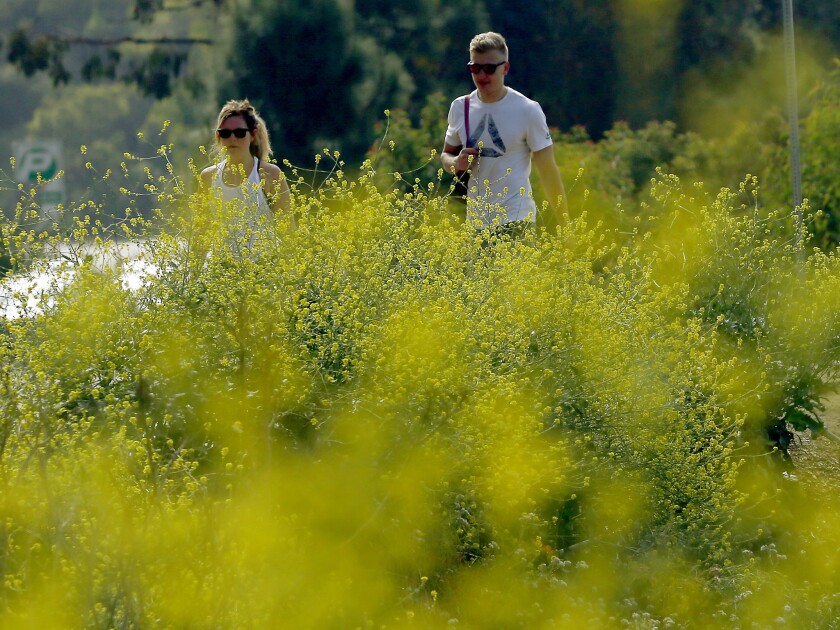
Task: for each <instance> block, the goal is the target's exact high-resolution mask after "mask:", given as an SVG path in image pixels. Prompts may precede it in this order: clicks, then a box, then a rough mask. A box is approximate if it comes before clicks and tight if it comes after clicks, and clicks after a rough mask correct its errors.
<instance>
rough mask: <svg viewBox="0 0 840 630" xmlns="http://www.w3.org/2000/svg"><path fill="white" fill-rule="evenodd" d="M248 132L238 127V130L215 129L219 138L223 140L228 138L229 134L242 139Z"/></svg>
mask: <svg viewBox="0 0 840 630" xmlns="http://www.w3.org/2000/svg"><path fill="white" fill-rule="evenodd" d="M249 131H251V130H250V129H245V128H244V127H239V128H238V129H216V133H217V134H219V137H220V138H224V139H225V140H227V139H228V138H230V134H233V135H234V136H236V137H237V138H244V137H245V136H246V135H248V132H249Z"/></svg>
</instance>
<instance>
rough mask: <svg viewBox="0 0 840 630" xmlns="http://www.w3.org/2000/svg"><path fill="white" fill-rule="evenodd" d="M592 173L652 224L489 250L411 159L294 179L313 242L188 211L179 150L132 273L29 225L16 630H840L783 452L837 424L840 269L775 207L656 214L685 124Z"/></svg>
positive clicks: (98, 236)
mask: <svg viewBox="0 0 840 630" xmlns="http://www.w3.org/2000/svg"><path fill="white" fill-rule="evenodd" d="M434 120H437V119H436V118H435V119H434ZM392 124H393V125H394V126H395V127H398V128H399V129H401V130H402V129H405V130H406V132H407V135H408V137H409V139H410V140H412V138H413V137H414V136H413V135H412V133H416V134H417V135H418V137H419V136H420V135H422V134H423V133H425V131H424V130H423V127H422V126H421V128H420V129H419V130H415V131H414V132H409V130H410V127H409V126H408V124H407V123H406V122H403V121H401V120H400V119H398V118H397V117H396V116H395V117H394V118H393V119H392ZM392 129H393V127H392ZM569 140H570V141H569V142H568V143H567V144H564V145H561V147H560V148H561V149H562V148H563V147H564V146H565V147H566V148H568V149H569V150H570V152H571V151H572V150H573V151H574V152H575V156H576V158H575V159H577V158H580V159H585V160H590V159H591V160H603V161H606V160H607V159H610V160H613V161H614V162H615V163H616V165H617V166H616V169H614V170H615V171H616V172H618V175H616V174H615V173H614V174H613V175H612V177H613V180H612V181H613V183H612V184H610V186H613V188H610V190H621V191H627V194H628V197H632V196H634V195H636V194H637V193H638V194H639V195H641V197H642V198H643V199H644V202H643V203H642V202H639V203H638V207H636V205H635V204H636V203H637V202H635V201H633V200H631V199H629V198H628V199H626V200H624V201H623V202H622V203H626V204H627V205H628V206H629V207H628V210H627V212H626V214H627V216H623V214H622V215H621V216H620V217H619V220H618V222H619V223H620V225H617V226H615V227H610V226H607V227H604V226H599V225H597V224H592V225H589V224H587V218H586V216H588V214H589V213H588V211H587V212H584V213H582V214H584V215H585V216H582V217H576V218H575V219H573V220H572V221H570V222H569V224H568V225H564V226H560V227H559V228H558V229H557V230H556V232H554V233H549V232H547V231H544V230H538V231H535V232H533V233H527V234H525V235H524V236H522V237H520V238H516V239H511V238H510V237H509V236H498V235H492V234H490V233H477V232H475V231H474V228H473V227H472V226H470V225H468V224H465V223H463V222H462V221H460V220H456V219H453V218H452V216H451V214H450V212H449V209H448V207H447V201H448V200H447V199H446V197H445V196H443V197H441V196H439V195H437V194H436V193H437V190H438V186H439V184H438V183H436V182H434V181H432V182H429V183H428V184H424V185H420V184H418V185H413V186H412V185H409V186H407V187H406V189H405V190H393V189H392V187H391V186H390V185H389V186H382V185H381V184H380V183H379V181H380V180H379V177H380V175H381V174H382V173H383V172H384V171H385V165H388V166H387V168H391V167H390V164H397V163H398V160H402V159H403V158H402V157H401V154H400V152H399V149H400V147H399V146H395V147H393V149H390V148H389V149H386V148H384V147H383V148H382V149H381V151H380V154H379V155H378V156H377V160H381V163H379V164H377V165H374V163H373V162H370V161H369V162H366V163H365V164H364V165H363V168H362V169H361V171H360V173H359V174H358V175H356V176H353V177H351V176H349V175H347V173H346V171H345V164H344V162H343V161H342V158H341V156H340V155H338V154H336V153H335V152H332V151H327V152H324V153H322V154H320V155H319V156H318V157H317V159H316V164H317V165H318V169H319V173H315V174H311V173H308V172H305V171H303V170H298V169H295V168H294V167H287V169H288V170H287V176H288V178H289V182H290V184H291V186H292V191H293V207H294V209H295V212H296V214H297V228H296V229H291V226H290V225H289V220H288V217H277V218H276V221H274V222H270V223H260V222H259V221H257V220H256V219H255V218H254V217H253V216H251V215H250V212H251V209H250V208H249V206H248V205H247V204H245V205H241V204H236V203H233V204H223V203H221V202H219V201H218V200H215V199H213V198H211V197H209V196H207V195H204V194H200V193H197V194H194V195H191V196H187V195H185V194H184V193H183V186H180V184H179V183H178V179H177V178H176V177H174V174H173V172H172V166H171V162H170V160H171V155H170V154H171V151H172V148H171V147H170V146H168V145H163V146H162V147H161V149H160V151H159V152H158V153H157V159H158V160H159V161H160V162H162V163H163V164H165V165H167V166H166V167H163V168H161V167H157V168H156V170H158V171H166V175H160V176H157V175H154V174H153V173H152V169H150V170H149V180H148V181H147V185H146V192H147V193H149V194H151V195H153V196H154V198H155V199H156V203H157V206H158V212H157V215H156V216H155V219H154V221H153V222H151V223H150V222H148V221H144V220H141V219H140V218H139V217H138V216H137V215H136V214H134V215H132V214H129V215H127V216H126V218H125V220H124V221H122V222H121V223H120V227H121V229H122V235H123V238H127V239H128V241H125V240H120V241H116V240H110V239H107V238H103V236H104V235H105V234H106V232H105V231H103V229H102V227H101V226H99V225H97V224H96V222H95V215H94V220H93V221H92V222H91V223H87V222H86V219H85V218H84V217H81V216H77V217H75V218H74V217H67V220H68V221H71V223H72V224H73V225H74V229H73V230H72V231H70V232H68V233H66V234H62V233H52V234H46V233H44V234H43V235H42V234H39V233H38V232H36V231H34V230H32V229H31V227H30V226H29V225H28V224H27V223H26V222H25V221H22V220H18V221H12V222H8V221H7V222H6V223H4V226H3V228H4V232H3V236H4V241H5V243H6V246H7V247H8V248H9V249H10V251H12V252H13V254H14V257H15V260H16V262H17V264H18V265H19V267H20V268H19V270H18V272H17V274H16V275H12V276H11V277H9V278H7V279H6V280H5V281H4V284H3V285H2V289H3V290H4V291H6V293H5V295H6V296H7V297H8V301H9V302H8V303H10V304H12V305H16V306H17V307H18V316H16V317H8V318H7V319H6V320H5V323H4V325H3V326H2V328H1V329H0V340H2V343H0V405H2V425H1V426H2V430H0V483H2V485H3V488H2V489H3V492H2V493H1V494H0V496H2V500H0V513H1V514H2V517H3V518H2V519H0V557H2V559H3V567H4V569H3V575H4V581H3V583H2V584H0V602H2V604H0V619H2V623H4V624H8V625H24V626H30V627H31V626H38V627H67V626H72V625H85V626H91V627H147V626H155V627H157V626H162V627H167V626H193V627H194V626H205V625H207V626H211V625H212V626H224V627H228V626H229V627H265V626H267V625H271V623H272V622H273V621H274V620H276V619H279V618H282V619H284V620H286V623H288V624H289V625H290V626H295V627H298V626H309V627H324V626H330V625H334V626H341V627H345V626H351V627H355V626H359V625H365V624H368V625H377V626H387V627H406V626H412V625H416V626H418V627H434V626H438V625H444V624H447V623H448V622H449V620H451V619H458V623H459V624H464V625H467V626H470V627H488V626H491V625H494V624H496V625H504V626H505V627H535V626H538V625H546V626H560V625H569V626H575V627H592V626H594V625H604V626H610V625H614V624H617V623H624V622H626V624H637V625H643V626H644V627H656V626H658V625H668V624H670V625H676V626H683V627H691V626H695V625H697V624H703V625H709V626H719V625H727V624H731V625H746V624H748V623H750V622H755V623H758V624H759V625H761V624H764V625H766V624H768V623H770V622H772V621H773V620H774V619H776V618H778V617H784V618H785V619H786V620H790V621H791V623H797V624H798V625H802V626H821V625H825V624H827V623H830V622H831V620H832V619H833V618H834V617H833V616H834V615H835V614H836V611H837V598H836V592H837V591H838V589H840V584H838V582H837V575H839V574H840V572H838V571H836V568H837V566H838V561H840V557H839V556H838V555H837V549H838V548H840V546H839V545H838V539H837V534H836V532H835V529H834V528H833V527H831V525H833V523H834V522H835V521H836V515H837V513H838V509H840V506H838V505H837V504H836V502H832V501H825V502H821V503H820V502H817V501H815V500H813V499H812V498H809V497H808V493H807V492H806V491H805V490H806V489H805V488H803V491H802V492H800V491H799V490H798V488H797V487H794V486H793V485H792V482H790V481H786V478H785V477H783V476H781V475H780V473H779V471H778V470H777V469H776V468H775V467H774V465H773V462H774V461H776V460H775V459H774V456H773V454H772V450H773V445H772V444H769V443H768V440H767V438H766V432H767V430H768V429H771V428H773V427H778V426H780V425H779V423H780V422H781V423H782V426H783V427H784V429H785V430H787V431H793V430H797V431H798V430H802V429H804V428H806V427H807V428H810V429H812V430H813V429H815V428H819V426H820V421H819V418H818V417H817V415H816V413H817V412H818V411H819V409H820V404H821V398H822V396H823V395H824V389H823V384H826V383H830V382H833V380H834V378H835V377H836V374H835V372H834V370H835V366H836V363H837V348H838V347H840V344H839V343H838V340H840V316H838V315H837V314H838V313H840V305H839V304H836V303H835V302H836V301H837V299H840V298H837V297H834V296H840V287H838V286H837V284H838V282H840V281H838V278H840V274H839V273H838V271H840V268H838V266H839V265H840V261H838V259H837V257H836V256H834V255H832V254H824V253H820V252H819V251H814V252H811V253H810V254H809V255H808V256H807V259H804V260H803V258H804V249H803V247H802V246H801V245H797V244H796V241H794V240H791V239H790V238H789V237H790V232H789V227H788V226H787V225H786V223H787V222H788V221H789V216H782V215H774V214H765V213H762V212H759V207H758V202H757V198H758V194H757V185H756V182H755V181H754V180H753V179H749V180H747V181H745V182H744V183H743V185H742V187H741V188H740V189H739V190H738V192H737V193H732V192H730V191H729V190H723V191H721V193H720V194H718V195H714V196H713V195H709V194H707V193H706V192H704V190H703V189H702V187H700V186H697V187H687V186H685V185H684V183H683V182H681V181H680V180H679V179H678V178H676V177H675V176H671V175H664V174H659V175H658V176H657V177H656V179H655V181H653V182H652V183H651V185H650V189H649V190H644V191H641V190H640V188H641V182H642V181H643V178H642V177H641V176H639V177H638V181H637V178H636V177H634V175H633V171H632V169H631V168H630V167H629V166H628V165H627V163H626V162H627V161H628V160H629V159H631V158H630V157H629V156H635V157H634V158H632V159H635V160H637V163H638V164H639V165H644V164H645V163H646V162H645V160H649V161H651V160H652V159H655V158H651V157H650V156H652V155H653V156H659V155H663V154H662V153H660V152H659V151H660V150H662V147H666V148H667V147H668V146H670V143H671V142H673V140H674V133H673V129H672V128H670V127H668V126H663V127H651V128H648V129H646V130H644V131H643V132H640V133H639V134H638V135H634V134H633V133H632V132H630V131H629V130H628V129H626V128H618V129H616V130H615V132H614V133H612V134H611V135H610V136H609V140H608V141H607V143H606V144H605V147H604V148H603V149H601V148H599V147H597V146H596V145H594V144H593V143H590V142H587V141H583V140H582V138H580V137H576V138H573V139H569ZM571 140H574V142H572V141H571ZM421 144H422V143H421V142H418V143H417V146H416V147H415V146H410V147H409V151H408V152H409V153H414V152H416V151H417V150H419V149H418V147H419V146H420V145H421ZM560 152H561V153H562V151H560ZM412 159H413V158H412ZM569 159H573V158H571V157H570V158H569ZM389 160H392V161H393V162H389ZM640 168H641V166H640ZM600 171H601V169H598V170H597V171H596V174H599V176H600V174H601V173H600ZM603 177H605V180H604V181H607V182H609V181H610V180H608V179H606V177H607V176H606V175H603ZM321 181H322V182H323V183H322V184H318V182H321ZM404 181H407V178H405V179H404ZM421 181H422V180H421ZM313 182H314V184H313ZM175 185H179V187H178V188H173V186H175ZM585 198H586V195H583V194H581V199H585ZM604 199H605V200H606V199H607V196H606V194H604ZM31 203H32V204H34V207H35V208H37V195H36V196H35V197H34V198H33V199H32V200H31ZM27 208H28V207H27ZM27 208H23V207H22V208H21V212H23V213H24V214H25V212H26V211H28V209H27ZM625 227H631V228H632V229H631V230H630V231H626V230H624V228H625ZM619 228H620V229H619ZM799 242H801V241H799ZM129 246H130V248H131V251H132V252H133V253H131V255H129V254H128V253H127V252H128V250H129ZM51 252H62V253H64V254H65V258H66V259H67V260H68V263H67V264H66V265H65V266H64V267H63V269H64V271H65V272H66V273H67V274H68V275H67V276H66V278H67V279H66V280H65V281H57V282H55V283H54V284H53V285H51V286H47V288H46V289H45V290H44V291H43V295H42V296H41V297H40V298H39V299H36V298H38V296H36V295H35V294H34V291H27V290H26V289H25V288H20V287H22V286H26V285H25V282H24V283H23V284H21V282H23V281H24V279H25V276H24V275H23V274H25V273H26V272H27V269H28V270H29V272H30V273H35V272H36V271H37V270H38V269H39V267H38V265H37V262H38V261H39V260H40V261H46V260H47V259H48V258H49V256H50V253H51ZM30 261H31V262H30ZM138 262H139V263H140V268H141V269H144V270H145V272H144V273H145V274H146V275H145V276H144V278H145V279H144V281H143V282H142V283H139V286H134V287H133V288H131V287H129V286H127V284H126V273H127V271H128V270H129V269H131V268H134V269H136V268H137V264H138ZM13 287H19V288H17V289H13ZM815 296H820V298H819V299H817V298H815ZM781 446H785V445H784V444H781ZM803 483H805V482H803ZM794 512H795V514H794ZM803 576H808V577H807V579H803ZM666 584H667V585H668V587H667V588H665V587H664V586H663V585H666ZM325 600H326V601H329V602H331V605H330V606H324V604H323V603H324V601H325ZM768 615H769V618H768ZM644 624H646V626H645V625H644Z"/></svg>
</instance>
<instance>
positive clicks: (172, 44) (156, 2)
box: [0, 0, 223, 99]
mask: <svg viewBox="0 0 840 630" xmlns="http://www.w3.org/2000/svg"><path fill="white" fill-rule="evenodd" d="M13 2H16V0H13ZM222 2H223V0H181V1H180V2H179V0H170V1H168V2H167V1H165V0H117V1H116V2H113V3H109V4H105V3H102V2H95V3H92V4H91V3H82V4H81V5H79V6H74V3H72V2H71V3H67V4H62V5H60V6H43V5H42V4H35V5H34V6H32V5H31V3H27V7H26V10H23V6H20V7H19V8H18V7H10V12H9V13H8V14H7V15H6V16H5V17H4V18H3V17H2V16H0V32H3V31H5V33H6V35H5V36H4V37H3V49H4V50H3V52H4V53H5V57H6V60H7V61H8V62H9V63H10V64H12V65H13V66H14V67H15V68H16V69H17V70H18V71H19V72H21V73H22V74H24V75H25V76H27V77H31V76H33V75H36V74H39V73H45V74H47V75H48V76H49V77H50V78H51V79H52V81H53V84H54V85H60V84H65V83H69V82H70V81H71V80H72V79H76V78H78V79H82V80H84V81H89V82H90V81H97V80H121V81H125V82H129V83H134V84H136V85H137V86H138V87H139V89H140V90H141V92H142V93H144V94H146V95H148V96H152V97H154V98H158V99H160V98H164V97H166V96H168V95H169V94H170V92H171V90H172V81H173V80H174V79H176V78H178V77H181V76H182V75H183V73H184V70H185V68H186V65H187V56H188V54H189V51H190V49H191V48H192V47H194V46H207V45H210V44H212V43H213V39H211V38H209V37H204V36H200V35H196V34H195V32H194V31H193V32H190V29H193V27H194V22H195V21H196V20H197V19H198V17H197V16H198V15H199V14H214V13H217V12H218V10H219V8H220V6H221V4H222ZM103 14H107V17H103ZM176 15H177V17H174V16H176ZM23 16H25V17H23ZM33 16H34V17H33ZM84 18H87V19H84ZM68 33H70V34H68Z"/></svg>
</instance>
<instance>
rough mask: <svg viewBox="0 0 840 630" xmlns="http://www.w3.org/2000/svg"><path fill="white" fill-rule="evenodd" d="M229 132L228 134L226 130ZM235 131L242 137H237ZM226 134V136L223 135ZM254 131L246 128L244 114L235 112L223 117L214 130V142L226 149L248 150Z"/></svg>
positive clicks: (246, 123)
mask: <svg viewBox="0 0 840 630" xmlns="http://www.w3.org/2000/svg"><path fill="white" fill-rule="evenodd" d="M228 131H229V132H231V133H230V134H228V133H227V132H228ZM237 133H238V134H239V135H241V136H242V137H241V138H239V137H237ZM223 134H224V135H227V138H225V137H224V135H223ZM254 135H255V132H254V131H251V130H249V129H248V122H247V121H246V120H245V118H244V116H240V115H238V114H235V115H233V116H228V117H227V118H225V120H224V122H223V123H222V124H221V126H220V127H219V128H218V129H217V130H216V142H218V143H219V144H220V145H221V146H223V147H224V148H225V149H227V150H228V151H231V150H234V151H240V150H244V151H246V152H247V151H248V148H249V147H250V145H251V142H253V140H254Z"/></svg>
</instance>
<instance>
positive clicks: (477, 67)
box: [467, 61, 507, 74]
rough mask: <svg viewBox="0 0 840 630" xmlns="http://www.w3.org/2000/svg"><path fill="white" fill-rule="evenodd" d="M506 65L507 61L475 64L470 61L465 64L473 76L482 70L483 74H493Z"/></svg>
mask: <svg viewBox="0 0 840 630" xmlns="http://www.w3.org/2000/svg"><path fill="white" fill-rule="evenodd" d="M506 63H507V61H500V62H499V63H475V62H474V61H471V62H469V63H468V64H467V68H469V69H470V72H472V73H473V74H478V73H479V72H481V71H482V70H484V74H495V73H496V68H498V67H499V66H501V65H504V64H506Z"/></svg>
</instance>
